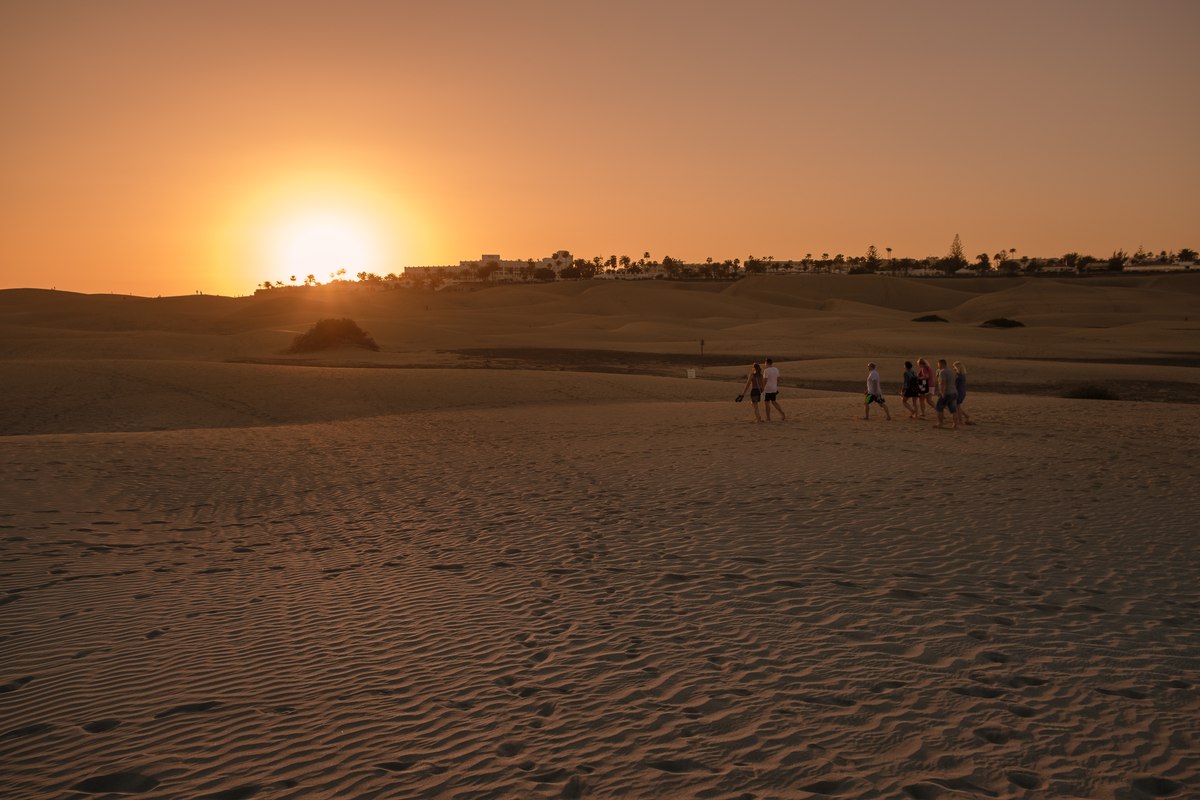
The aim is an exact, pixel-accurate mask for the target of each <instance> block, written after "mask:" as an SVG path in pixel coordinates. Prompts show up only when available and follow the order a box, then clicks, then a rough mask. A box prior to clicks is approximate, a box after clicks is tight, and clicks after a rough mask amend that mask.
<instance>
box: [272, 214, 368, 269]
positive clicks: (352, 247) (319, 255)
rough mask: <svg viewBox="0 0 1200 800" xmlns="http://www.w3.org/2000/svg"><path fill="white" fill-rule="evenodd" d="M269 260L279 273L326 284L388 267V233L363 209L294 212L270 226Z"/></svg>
mask: <svg viewBox="0 0 1200 800" xmlns="http://www.w3.org/2000/svg"><path fill="white" fill-rule="evenodd" d="M265 249H266V253H265V255H266V259H267V261H268V263H269V264H270V269H271V271H272V272H273V273H275V274H279V275H286V276H289V277H295V278H296V279H297V280H299V281H304V280H306V279H308V278H309V277H310V276H311V277H312V278H314V279H315V280H317V281H318V282H322V283H324V282H325V281H327V280H329V279H330V278H332V277H333V276H338V277H342V276H345V277H346V278H348V279H350V280H353V278H354V277H355V276H357V275H359V274H361V273H364V272H367V273H373V274H377V275H378V274H380V273H381V272H382V271H386V269H385V266H386V264H387V253H386V247H385V243H384V237H383V236H382V235H381V233H380V232H379V230H378V229H377V226H375V225H373V224H372V222H371V221H370V220H369V219H368V218H367V217H365V216H363V215H361V214H354V213H351V212H346V211H338V210H331V209H313V210H306V211H300V212H293V213H291V214H289V215H287V216H286V217H284V218H282V219H280V220H278V221H277V222H276V223H274V224H273V225H271V226H270V227H269V228H268V231H267V235H266V238H265Z"/></svg>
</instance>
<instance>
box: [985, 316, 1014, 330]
mask: <svg viewBox="0 0 1200 800" xmlns="http://www.w3.org/2000/svg"><path fill="white" fill-rule="evenodd" d="M979 327H981V328H1024V327H1025V323H1024V322H1017V321H1016V320H1015V319H1009V318H1008V317H996V318H995V319H989V320H988V321H987V322H984V323H982V324H981V325H980V326H979Z"/></svg>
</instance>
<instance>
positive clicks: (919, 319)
mask: <svg viewBox="0 0 1200 800" xmlns="http://www.w3.org/2000/svg"><path fill="white" fill-rule="evenodd" d="M949 321H950V320H948V319H946V318H945V317H939V316H938V315H937V314H926V315H925V316H923V317H917V318H916V319H914V320H913V322H949Z"/></svg>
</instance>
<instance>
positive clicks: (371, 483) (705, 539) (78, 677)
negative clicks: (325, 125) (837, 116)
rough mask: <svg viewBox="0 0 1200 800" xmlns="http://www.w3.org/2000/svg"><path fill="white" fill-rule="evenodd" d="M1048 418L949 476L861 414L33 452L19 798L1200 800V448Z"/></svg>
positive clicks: (461, 417)
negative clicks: (1108, 460) (1197, 456)
mask: <svg viewBox="0 0 1200 800" xmlns="http://www.w3.org/2000/svg"><path fill="white" fill-rule="evenodd" d="M1022 403H1023V401H1011V402H1010V403H1009V404H1008V405H1007V406H1005V408H1006V409H1007V410H1006V411H1004V412H1003V413H1004V414H1008V415H1010V419H1007V420H1006V419H997V420H996V421H995V422H989V426H979V427H977V428H976V429H974V430H972V431H970V432H965V433H964V434H963V435H961V436H958V437H956V438H953V439H951V438H950V435H949V434H946V435H945V436H943V437H939V438H938V439H936V440H935V441H936V442H937V453H938V457H939V459H942V458H944V459H945V463H950V464H954V465H957V466H956V467H955V469H952V470H949V471H947V470H946V469H945V468H943V467H941V466H938V465H937V464H936V463H935V464H933V465H926V466H921V464H922V462H921V461H919V460H918V462H917V463H916V464H913V463H912V462H911V460H910V461H908V462H906V463H898V464H896V467H897V468H893V467H892V466H891V465H892V463H893V462H892V461H889V459H894V458H895V454H896V453H902V454H903V453H904V452H906V450H912V449H915V450H916V451H917V452H927V451H928V449H929V436H928V434H927V433H926V432H925V431H926V429H920V430H919V431H918V429H916V428H914V427H906V426H905V425H904V424H903V423H900V422H896V423H892V424H891V427H887V428H884V427H883V426H882V423H881V424H880V425H879V426H870V427H869V428H866V427H855V426H856V423H854V422H853V421H851V420H849V419H847V418H845V417H844V416H838V415H840V414H841V412H840V411H839V410H838V406H837V404H836V402H835V401H812V402H811V404H810V406H809V407H806V408H805V409H804V410H802V411H801V410H797V412H796V414H795V421H794V423H791V422H790V423H789V424H788V425H786V426H777V427H775V428H773V429H770V430H763V429H762V426H759V428H754V427H753V426H745V425H740V424H735V423H731V421H730V419H729V412H728V409H727V408H725V407H724V406H717V405H713V404H703V403H701V404H645V405H626V406H613V407H608V408H595V407H586V408H584V407H580V408H579V410H578V414H575V415H564V414H562V413H556V414H555V415H553V416H549V417H547V416H546V415H545V414H544V413H542V411H541V410H539V409H537V408H530V409H521V410H511V409H510V410H506V411H468V412H461V413H456V414H417V415H411V416H409V417H391V418H379V419H375V420H365V421H358V422H351V423H339V424H333V425H307V426H294V427H275V428H248V429H241V430H236V431H221V430H211V431H204V432H161V433H153V434H111V435H77V436H65V435H64V436H55V437H30V438H27V439H23V440H20V441H10V442H6V443H5V444H4V445H3V446H4V448H5V454H6V456H7V458H6V460H5V462H4V464H5V466H4V467H3V468H0V469H2V474H0V479H2V480H4V481H5V482H6V483H8V484H9V485H10V486H12V487H14V489H13V496H14V498H15V499H16V501H17V502H16V503H15V505H14V508H15V509H17V510H13V511H10V512H8V513H7V514H6V516H3V517H0V525H3V526H4V527H3V528H0V538H2V539H3V540H4V549H3V555H4V557H3V564H0V574H2V578H0V581H2V583H0V588H3V593H2V594H0V600H3V601H6V602H5V603H4V605H3V606H0V648H3V652H4V657H3V662H2V663H3V672H2V673H0V701H2V702H3V704H4V709H5V710H4V714H3V719H4V726H3V730H0V758H2V759H3V761H4V763H5V764H6V768H7V771H8V775H9V777H8V778H7V779H6V780H7V782H8V790H10V791H13V792H16V795H15V796H21V797H29V798H40V797H46V798H50V797H62V796H78V795H83V796H95V797H107V796H117V795H121V794H136V795H138V796H145V797H164V798H165V797H171V798H176V797H207V798H221V799H222V800H237V798H249V797H271V798H300V797H305V798H308V797H353V798H376V797H377V798H392V797H410V796H412V797H511V796H534V797H583V796H598V797H649V796H654V797H731V798H732V797H739V796H754V797H795V796H833V797H911V798H917V800H921V799H922V798H938V797H962V796H978V797H1024V796H1088V797H1114V798H1118V797H1119V798H1140V797H1157V796H1184V793H1185V792H1186V791H1193V792H1194V791H1196V786H1197V783H1196V782H1197V780H1198V772H1200V763H1198V760H1197V758H1196V756H1195V753H1196V752H1197V736H1198V732H1197V728H1196V724H1195V719H1196V716H1197V712H1198V711H1200V708H1198V705H1200V699H1198V698H1200V691H1198V689H1197V686H1196V683H1197V680H1198V679H1200V676H1198V675H1197V666H1198V664H1197V655H1198V652H1197V647H1196V642H1197V633H1198V632H1200V631H1198V626H1197V622H1196V619H1197V614H1196V612H1197V609H1200V595H1198V594H1197V589H1196V586H1197V581H1196V578H1197V577H1198V576H1197V574H1196V559H1195V557H1194V555H1195V551H1194V548H1195V545H1194V542H1193V541H1192V540H1191V539H1190V538H1189V531H1188V530H1187V523H1185V522H1183V520H1186V519H1193V518H1195V512H1196V511H1200V509H1198V508H1196V502H1195V500H1194V499H1192V498H1194V492H1192V491H1191V489H1190V483H1189V482H1190V481H1192V480H1194V479H1195V470H1194V468H1192V467H1190V465H1188V464H1187V463H1186V459H1184V458H1183V457H1182V456H1178V455H1172V454H1169V453H1162V452H1159V451H1158V450H1157V449H1156V448H1153V447H1151V446H1150V445H1149V444H1148V443H1145V442H1142V441H1140V440H1139V439H1138V438H1137V437H1136V436H1133V437H1129V436H1126V437H1122V438H1120V439H1117V440H1114V441H1113V442H1112V445H1113V448H1114V451H1115V452H1116V453H1117V454H1118V455H1119V456H1120V462H1121V463H1122V464H1123V465H1124V468H1123V469H1122V471H1121V472H1120V473H1118V472H1115V471H1112V470H1107V469H1101V468H1098V467H1097V466H1096V464H1097V463H1098V462H1097V461H1096V459H1095V456H1094V455H1093V454H1087V453H1084V452H1082V451H1080V450H1079V448H1082V447H1087V446H1091V444H1090V443H1092V442H1094V441H1095V437H1096V435H1097V430H1096V428H1097V426H1099V427H1101V428H1102V427H1103V422H1102V421H1101V422H1097V421H1096V420H1092V421H1090V422H1088V423H1086V424H1085V423H1084V422H1081V421H1078V420H1076V419H1075V418H1073V417H1071V416H1070V415H1069V413H1068V412H1067V410H1066V409H1067V406H1065V405H1064V406H1062V407H1061V408H1059V407H1055V406H1053V404H1051V407H1050V408H1049V409H1047V408H1046V403H1045V402H1044V401H1043V402H1041V403H1039V404H1037V405H1036V406H1035V405H1034V404H1032V403H1030V404H1028V405H1022ZM1035 408H1036V409H1037V410H1038V413H1039V414H1041V415H1042V416H1041V418H1040V419H1041V421H1040V422H1035V423H1034V427H1033V428H1032V429H1030V428H1029V427H1028V425H1029V422H1028V415H1029V414H1030V413H1031V412H1032V411H1033V410H1034V409H1035ZM789 410H791V409H789ZM1156 413H1158V414H1166V415H1178V417H1179V418H1178V419H1175V420H1173V421H1171V422H1173V423H1174V424H1180V425H1188V424H1190V425H1194V424H1195V422H1196V419H1195V414H1194V412H1192V411H1189V410H1187V409H1181V408H1175V407H1163V408H1160V409H1158V411H1157V412H1156ZM1133 424H1134V425H1135V426H1136V425H1137V424H1138V423H1136V422H1135V423H1133ZM1145 424H1147V425H1149V424H1151V423H1150V422H1147V423H1145ZM1154 424H1157V422H1156V423H1154ZM1020 425H1024V426H1026V427H1024V428H1022V427H1019V426H1020ZM1038 425H1040V426H1041V427H1037V426H1038ZM748 430H751V431H753V432H754V434H755V435H754V436H748V435H747V432H748ZM865 431H869V433H868V432H865ZM1014 432H1015V433H1014ZM1022 432H1025V433H1026V434H1027V435H1019V434H1021V433H1022ZM968 433H969V434H970V435H967V434H968ZM1099 433H1100V434H1103V430H1101V431H1099ZM759 434H761V435H759ZM847 453H850V454H852V457H847ZM938 463H942V462H940V461H939V462H938ZM965 469H969V470H970V475H969V476H962V477H957V472H956V471H955V470H958V471H959V472H961V471H962V470H965ZM1054 474H1066V475H1070V476H1071V479H1070V480H1069V481H1065V482H1064V484H1063V485H1062V486H1055V485H1041V486H1031V485H1030V482H1029V477H1028V476H1030V475H1041V476H1045V475H1054ZM31 475H32V476H35V477H36V480H35V481H20V478H22V477H27V476H31ZM1081 483H1082V484H1083V485H1084V486H1087V487H1088V488H1087V489H1086V491H1080V485H1081ZM1147 499H1149V501H1150V502H1147ZM1155 499H1160V500H1163V501H1164V502H1165V501H1166V500H1168V499H1171V500H1172V502H1174V503H1175V504H1176V506H1175V507H1174V508H1171V509H1169V508H1165V507H1159V506H1157V504H1156V503H1155V502H1154V500H1155ZM1179 503H1183V504H1184V505H1185V506H1186V505H1188V504H1190V505H1191V509H1190V512H1191V513H1190V515H1189V514H1181V512H1180V509H1179V507H1178V504H1179ZM1184 510H1185V511H1186V510H1187V509H1184ZM72 792H74V793H77V795H71V793H72ZM1030 792H1032V793H1034V794H1032V795H1027V793H1030Z"/></svg>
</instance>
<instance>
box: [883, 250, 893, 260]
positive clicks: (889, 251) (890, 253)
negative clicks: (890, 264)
mask: <svg viewBox="0 0 1200 800" xmlns="http://www.w3.org/2000/svg"><path fill="white" fill-rule="evenodd" d="M883 249H884V250H887V253H888V261H891V260H892V248H890V247H885V248H883Z"/></svg>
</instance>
